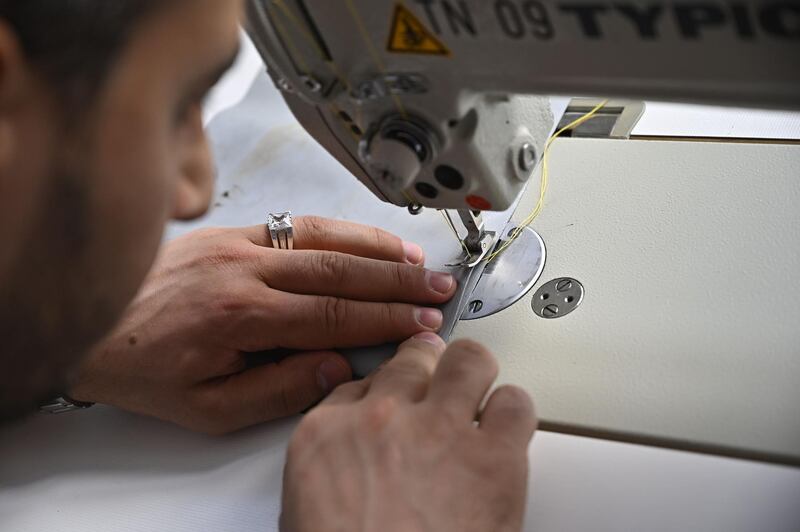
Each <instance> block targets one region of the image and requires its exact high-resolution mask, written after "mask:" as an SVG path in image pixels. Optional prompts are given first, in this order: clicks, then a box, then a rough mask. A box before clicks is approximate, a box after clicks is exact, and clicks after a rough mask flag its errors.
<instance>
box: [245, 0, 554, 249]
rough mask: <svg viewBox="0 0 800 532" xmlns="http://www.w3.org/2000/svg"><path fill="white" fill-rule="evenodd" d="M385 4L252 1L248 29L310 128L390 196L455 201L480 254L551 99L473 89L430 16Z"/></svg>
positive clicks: (443, 203) (407, 201) (513, 192)
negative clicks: (488, 216) (486, 225)
mask: <svg viewBox="0 0 800 532" xmlns="http://www.w3.org/2000/svg"><path fill="white" fill-rule="evenodd" d="M312 4H313V14H312V11H311V10H310V9H309V7H311V6H312ZM360 4H361V6H363V5H364V3H363V2H361V3H360ZM381 4H382V6H381V7H382V8H381V9H360V8H359V7H358V6H357V5H356V3H355V2H352V1H350V0H345V1H336V2H330V1H326V2H313V1H312V2H298V1H293V0H255V1H252V2H250V3H249V31H250V34H251V36H252V37H253V39H254V42H255V44H256V46H257V48H258V49H259V51H260V53H261V55H262V56H263V58H264V60H265V62H266V63H267V66H268V70H269V73H270V75H271V76H272V78H273V80H274V82H275V83H276V85H277V86H278V87H279V88H281V90H282V91H283V93H284V96H285V99H286V101H287V103H288V104H289V106H290V108H291V110H292V111H293V113H294V114H295V116H296V117H297V119H298V120H299V121H300V122H301V123H302V125H303V126H304V127H305V128H306V130H307V131H309V132H310V133H311V135H312V136H313V137H314V138H315V139H316V140H317V141H318V142H319V143H320V144H322V145H323V146H324V147H325V148H326V149H327V150H328V151H329V152H330V153H331V154H333V155H334V156H335V157H336V158H337V159H338V160H339V162H341V163H342V164H343V165H344V166H345V167H347V168H348V169H349V170H350V171H351V172H352V173H353V175H355V176H356V177H357V178H358V179H359V180H360V181H361V182H362V183H363V184H364V185H366V186H367V187H368V188H369V189H370V190H371V191H372V192H373V193H374V194H375V195H376V196H377V197H379V198H380V199H382V200H383V201H386V202H390V203H393V204H395V205H399V206H403V207H408V208H409V211H410V212H412V213H416V212H419V210H420V209H421V208H422V207H431V208H435V209H455V210H458V211H459V214H460V218H461V220H462V221H463V223H464V225H465V227H466V229H467V236H466V237H465V238H464V239H463V243H464V245H465V247H467V249H469V250H470V253H471V254H472V256H471V257H470V258H467V259H465V260H466V262H467V263H469V264H474V263H475V262H476V261H477V259H478V258H479V257H481V256H483V255H485V254H486V253H488V251H489V250H490V248H491V247H492V244H493V241H492V239H491V238H487V236H488V235H486V234H485V232H484V231H483V226H482V221H481V217H480V211H485V210H505V209H507V208H508V207H509V206H511V205H512V203H513V202H514V201H515V199H516V198H517V197H518V196H519V194H520V191H521V190H522V188H523V187H524V185H525V184H526V182H527V181H528V180H529V178H530V177H531V175H532V173H533V172H534V169H535V168H536V166H537V163H538V161H539V159H540V156H541V154H542V151H543V149H544V145H545V142H546V140H547V137H548V135H549V134H550V132H551V130H552V125H553V116H552V113H551V111H550V104H549V100H548V99H547V98H541V97H533V96H520V95H511V94H507V93H502V92H495V91H471V90H465V89H464V88H463V87H462V86H461V84H460V83H459V82H458V80H457V79H455V77H454V72H453V70H452V65H453V60H452V57H451V50H450V49H449V48H448V47H447V45H445V44H444V43H443V42H442V40H441V39H440V38H439V37H437V36H436V35H435V34H434V33H433V31H432V30H431V29H430V28H429V27H428V22H427V21H423V20H421V19H420V18H419V17H418V16H417V15H415V14H414V13H413V12H412V11H411V10H409V9H408V8H407V7H405V6H404V5H403V4H402V3H398V4H397V5H391V4H389V3H385V2H382V3H381ZM385 8H389V10H388V11H387V9H385ZM375 28H381V30H380V37H377V36H376V35H375ZM387 55H388V56H389V57H390V59H387ZM445 67H447V68H445Z"/></svg>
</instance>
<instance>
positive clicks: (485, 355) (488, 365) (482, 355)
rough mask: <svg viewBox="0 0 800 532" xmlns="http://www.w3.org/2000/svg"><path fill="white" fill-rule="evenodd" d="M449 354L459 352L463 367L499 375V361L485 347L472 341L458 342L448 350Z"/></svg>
mask: <svg viewBox="0 0 800 532" xmlns="http://www.w3.org/2000/svg"><path fill="white" fill-rule="evenodd" d="M448 351H449V352H457V353H458V360H459V361H460V362H461V365H463V366H470V367H472V368H474V367H479V368H482V369H483V370H484V371H487V372H491V373H494V374H497V372H498V369H499V368H498V365H497V359H496V358H495V357H494V355H492V353H491V352H490V351H489V350H488V349H486V348H485V347H484V346H483V345H481V344H479V343H478V342H474V341H472V340H456V341H455V342H453V343H452V344H450V347H449V348H448Z"/></svg>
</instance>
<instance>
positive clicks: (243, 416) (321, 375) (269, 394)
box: [216, 351, 353, 430]
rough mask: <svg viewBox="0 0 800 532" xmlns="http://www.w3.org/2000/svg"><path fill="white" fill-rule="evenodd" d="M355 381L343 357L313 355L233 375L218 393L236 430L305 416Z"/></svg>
mask: <svg viewBox="0 0 800 532" xmlns="http://www.w3.org/2000/svg"><path fill="white" fill-rule="evenodd" d="M352 378H353V375H352V371H351V369H350V365H349V364H348V363H347V360H346V359H345V358H344V357H343V356H342V355H340V354H338V353H335V352H332V351H314V352H308V353H297V354H293V355H290V356H288V357H286V358H284V359H283V360H281V361H280V362H277V363H275V364H267V365H264V366H258V367H255V368H252V369H248V370H246V371H243V372H241V373H238V374H236V375H231V376H230V377H228V378H227V379H225V381H224V382H222V383H221V384H220V385H219V388H218V389H217V390H216V392H217V393H219V394H221V397H220V398H219V399H221V400H220V403H221V404H224V405H225V410H226V412H224V413H223V414H224V415H225V416H227V417H228V424H231V425H234V426H233V427H232V428H231V430H235V429H237V428H243V427H247V426H250V425H255V424H257V423H263V422H265V421H269V420H272V419H277V418H281V417H285V416H290V415H292V414H297V413H299V412H302V411H303V410H305V409H307V408H308V407H310V406H313V405H314V404H316V403H317V402H319V401H320V400H321V399H322V398H323V397H325V396H326V395H328V393H330V392H331V391H332V390H333V389H334V388H336V386H338V385H339V384H342V383H343V382H347V381H349V380H351V379H352Z"/></svg>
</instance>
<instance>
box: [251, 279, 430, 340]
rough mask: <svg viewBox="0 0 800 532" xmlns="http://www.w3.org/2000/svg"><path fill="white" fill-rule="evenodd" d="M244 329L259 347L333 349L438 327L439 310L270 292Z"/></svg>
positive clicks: (390, 338) (413, 333)
mask: <svg viewBox="0 0 800 532" xmlns="http://www.w3.org/2000/svg"><path fill="white" fill-rule="evenodd" d="M262 299H263V301H264V303H263V304H262V305H261V307H260V308H258V309H256V310H255V311H254V312H255V314H256V315H253V316H251V317H252V318H253V319H249V320H247V323H246V325H245V329H246V330H244V331H243V332H244V334H245V336H246V337H247V338H248V341H252V342H255V343H257V344H258V345H257V349H274V348H277V347H283V348H290V349H302V350H313V349H331V348H346V347H362V346H369V345H379V344H385V343H388V342H396V341H398V340H402V339H405V338H409V337H411V336H413V335H415V334H417V333H420V332H425V331H432V332H436V331H438V330H439V329H440V328H441V326H442V320H443V317H442V312H441V311H440V310H438V309H434V308H426V307H416V306H414V305H409V304H406V303H374V302H364V301H353V300H351V299H343V298H337V297H328V296H310V295H297V294H288V293H286V292H279V291H271V293H269V294H267V295H265V296H264V297H263V298H262Z"/></svg>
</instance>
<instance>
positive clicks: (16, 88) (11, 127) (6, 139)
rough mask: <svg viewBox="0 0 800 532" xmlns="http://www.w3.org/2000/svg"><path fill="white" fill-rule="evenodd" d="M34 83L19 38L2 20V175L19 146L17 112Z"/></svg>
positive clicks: (0, 98) (0, 54) (0, 82)
mask: <svg viewBox="0 0 800 532" xmlns="http://www.w3.org/2000/svg"><path fill="white" fill-rule="evenodd" d="M31 82H32V76H31V70H30V67H29V65H28V61H27V59H26V58H25V55H24V54H23V52H22V47H21V46H20V42H19V38H18V37H17V34H16V32H15V31H14V29H13V28H12V27H11V26H9V25H8V23H7V22H6V21H5V20H2V19H0V173H3V172H4V171H5V170H6V169H7V168H8V167H9V165H10V164H11V162H12V159H13V157H14V152H15V148H16V144H17V122H16V121H17V119H18V113H17V112H16V111H17V110H18V109H19V107H20V105H21V103H22V99H23V98H24V96H25V93H26V91H27V89H28V88H29V87H30V84H31Z"/></svg>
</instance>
